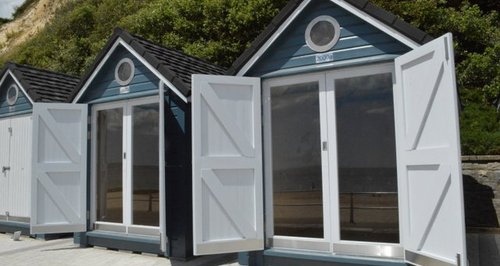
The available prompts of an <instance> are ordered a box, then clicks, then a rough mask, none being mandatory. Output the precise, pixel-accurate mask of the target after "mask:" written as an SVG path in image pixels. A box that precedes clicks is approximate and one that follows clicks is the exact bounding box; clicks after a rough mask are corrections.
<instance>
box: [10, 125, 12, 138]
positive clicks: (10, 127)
mask: <svg viewBox="0 0 500 266" xmlns="http://www.w3.org/2000/svg"><path fill="white" fill-rule="evenodd" d="M9 134H10V136H11V137H12V127H9Z"/></svg>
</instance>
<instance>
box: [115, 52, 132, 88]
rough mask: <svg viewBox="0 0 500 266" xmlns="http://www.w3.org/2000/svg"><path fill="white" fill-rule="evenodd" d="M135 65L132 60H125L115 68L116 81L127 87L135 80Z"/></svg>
mask: <svg viewBox="0 0 500 266" xmlns="http://www.w3.org/2000/svg"><path fill="white" fill-rule="evenodd" d="M134 73H135V65H134V62H133V61H132V60H131V59H130V58H123V59H122V60H120V62H118V64H117V65H116V68H115V80H116V82H117V83H118V84H120V85H121V86H127V85H128V84H130V82H131V81H132V79H133V78H134Z"/></svg>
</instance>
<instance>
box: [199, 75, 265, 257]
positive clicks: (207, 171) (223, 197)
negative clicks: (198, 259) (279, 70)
mask: <svg viewBox="0 0 500 266" xmlns="http://www.w3.org/2000/svg"><path fill="white" fill-rule="evenodd" d="M192 80H193V90H192V134H193V142H192V146H193V220H194V221H193V240H194V254H195V255H205V254H217V253H229V252H239V251H250V250H262V249H263V248H264V233H263V187H262V182H263V180H262V144H261V143H262V136H261V101H260V93H261V92H260V79H258V78H247V77H228V76H208V75H193V76H192Z"/></svg>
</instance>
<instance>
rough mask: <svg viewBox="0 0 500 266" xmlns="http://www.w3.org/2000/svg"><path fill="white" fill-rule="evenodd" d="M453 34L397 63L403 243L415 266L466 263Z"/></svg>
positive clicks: (399, 174)
mask: <svg viewBox="0 0 500 266" xmlns="http://www.w3.org/2000/svg"><path fill="white" fill-rule="evenodd" d="M453 56H454V55H453V39H452V35H451V34H446V35H444V36H442V37H440V38H437V39H436V40H434V41H432V42H429V43H428V44H425V45H424V46H422V47H419V48H417V49H415V50H413V51H411V52H409V53H407V54H405V55H403V56H400V57H398V58H397V59H396V61H395V67H396V84H395V89H394V101H395V116H396V139H397V158H398V182H399V184H398V186H399V191H400V194H399V195H400V199H399V204H400V221H401V229H402V232H401V243H402V245H403V246H404V248H405V258H406V260H407V261H408V262H409V263H412V264H416V265H426V266H427V265H467V258H466V248H465V226H464V224H465V218H464V203H463V189H462V173H461V161H460V140H459V124H458V100H457V97H458V95H457V89H456V82H455V63H454V57H453Z"/></svg>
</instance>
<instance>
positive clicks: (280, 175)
mask: <svg viewBox="0 0 500 266" xmlns="http://www.w3.org/2000/svg"><path fill="white" fill-rule="evenodd" d="M392 68H393V67H392V64H383V65H376V66H367V67H358V68H352V69H340V70H335V71H331V72H323V73H317V74H306V75H300V76H293V77H280V78H274V79H270V80H266V81H264V86H263V90H264V91H263V95H264V97H263V99H264V148H265V153H264V160H265V164H264V167H265V180H266V198H268V199H271V200H270V202H266V203H267V204H268V205H267V206H266V211H267V213H266V217H268V219H267V220H266V228H267V229H266V231H267V233H268V236H267V237H268V238H271V239H273V241H271V243H272V246H273V247H276V248H300V249H310V250H318V251H327V252H328V251H329V252H337V253H349V252H351V253H354V254H357V255H366V256H371V255H373V256H380V255H377V254H374V253H373V250H374V249H373V248H369V247H370V245H373V244H375V245H377V246H384V247H388V249H387V250H391V251H390V252H388V253H386V254H385V255H383V256H389V257H391V256H392V257H395V256H399V254H401V252H402V251H401V247H400V246H399V220H398V217H399V212H398V193H397V173H396V147H395V129H394V111H393V96H392V85H393V82H392V71H393V70H392ZM360 243H361V244H362V245H365V246H366V247H368V248H360V247H359V245H360ZM332 248H333V249H332ZM393 249H396V251H395V252H393ZM391 252H392V253H391ZM391 254H392V255H391Z"/></svg>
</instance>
